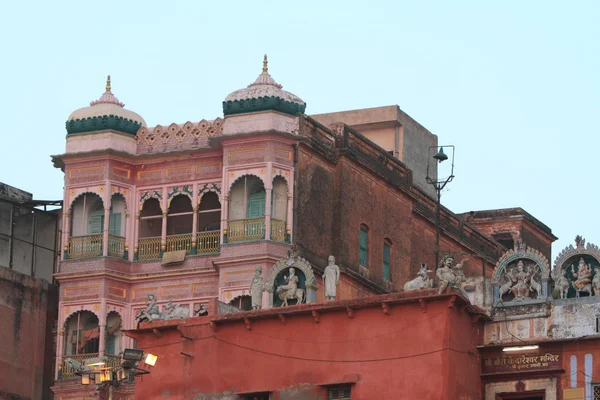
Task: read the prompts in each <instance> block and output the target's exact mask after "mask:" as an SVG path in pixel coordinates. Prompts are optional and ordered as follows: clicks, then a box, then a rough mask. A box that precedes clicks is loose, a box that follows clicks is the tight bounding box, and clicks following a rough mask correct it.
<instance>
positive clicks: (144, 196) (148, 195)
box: [139, 189, 165, 212]
mask: <svg viewBox="0 0 600 400" xmlns="http://www.w3.org/2000/svg"><path fill="white" fill-rule="evenodd" d="M148 199H157V200H158V203H159V204H160V209H161V211H163V212H164V211H165V210H163V204H162V200H163V194H162V190H161V189H152V190H146V191H143V192H140V201H139V209H140V211H142V208H143V207H144V203H145V202H146V200H148Z"/></svg>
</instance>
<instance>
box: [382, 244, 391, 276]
mask: <svg viewBox="0 0 600 400" xmlns="http://www.w3.org/2000/svg"><path fill="white" fill-rule="evenodd" d="M383 279H385V280H387V281H391V280H392V279H391V278H390V244H389V243H388V242H383Z"/></svg>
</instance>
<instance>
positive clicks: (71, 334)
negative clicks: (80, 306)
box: [64, 311, 100, 356]
mask: <svg viewBox="0 0 600 400" xmlns="http://www.w3.org/2000/svg"><path fill="white" fill-rule="evenodd" d="M99 335H100V329H99V326H98V317H96V314H94V313H92V312H91V311H78V312H77V313H75V314H73V315H71V317H69V319H68V320H67V321H66V322H65V336H66V343H65V346H64V355H66V356H71V355H78V354H94V353H98V350H99V347H98V346H99V342H100V340H99Z"/></svg>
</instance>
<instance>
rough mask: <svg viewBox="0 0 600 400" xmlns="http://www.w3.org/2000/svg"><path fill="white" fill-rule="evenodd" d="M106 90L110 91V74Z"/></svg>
mask: <svg viewBox="0 0 600 400" xmlns="http://www.w3.org/2000/svg"><path fill="white" fill-rule="evenodd" d="M106 92H107V93H110V75H108V77H107V78H106Z"/></svg>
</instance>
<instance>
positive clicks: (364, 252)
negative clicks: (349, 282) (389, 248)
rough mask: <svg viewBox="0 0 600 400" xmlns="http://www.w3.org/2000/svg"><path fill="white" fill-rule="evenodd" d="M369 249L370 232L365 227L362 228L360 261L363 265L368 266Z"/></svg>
mask: <svg viewBox="0 0 600 400" xmlns="http://www.w3.org/2000/svg"><path fill="white" fill-rule="evenodd" d="M368 251H369V243H368V232H367V230H366V229H365V228H362V227H361V228H360V253H359V260H358V261H359V263H360V265H362V266H363V267H367V259H368V257H367V256H368Z"/></svg>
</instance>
